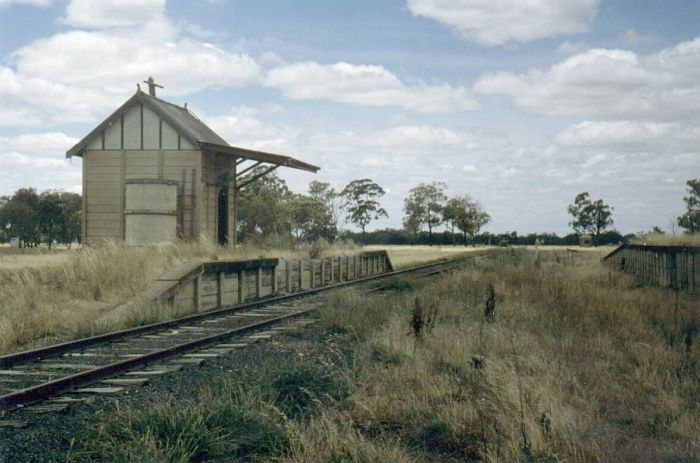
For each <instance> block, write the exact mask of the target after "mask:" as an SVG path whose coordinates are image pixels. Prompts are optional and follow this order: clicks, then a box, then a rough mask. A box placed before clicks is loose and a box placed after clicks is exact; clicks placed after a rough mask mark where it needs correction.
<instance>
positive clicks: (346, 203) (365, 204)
mask: <svg viewBox="0 0 700 463" xmlns="http://www.w3.org/2000/svg"><path fill="white" fill-rule="evenodd" d="M446 189H447V187H446V185H445V184H444V183H442V182H433V183H429V184H427V183H421V184H420V185H418V186H416V187H414V188H412V189H411V190H410V191H409V195H408V197H407V198H406V199H405V201H404V214H405V215H404V219H403V224H404V228H405V231H406V236H408V237H409V241H410V242H411V243H414V242H417V241H418V240H421V238H420V236H421V233H422V232H423V230H425V229H427V231H428V235H429V238H428V243H429V244H430V243H432V242H433V231H434V230H435V229H436V227H439V226H440V225H445V226H446V227H447V228H448V229H450V230H451V231H452V233H453V235H454V236H453V239H452V243H451V244H455V243H456V241H457V239H458V238H459V241H460V242H461V243H462V244H465V245H466V244H467V242H468V239H470V240H471V241H472V242H474V239H475V237H476V235H477V234H478V233H479V230H480V229H481V228H482V227H483V226H484V225H485V224H486V223H488V222H489V220H490V216H489V215H488V214H487V213H486V212H485V211H484V209H483V207H482V206H481V204H480V203H479V202H478V201H476V200H475V199H473V198H472V197H471V196H469V195H462V196H455V197H452V198H448V197H447V195H446V194H445V191H446ZM384 194H385V190H384V189H383V188H382V187H381V186H380V185H378V184H377V183H376V182H374V181H373V180H371V179H369V178H362V179H356V180H352V181H351V182H349V183H348V184H347V185H345V187H343V188H342V189H341V190H336V189H334V188H332V187H331V185H330V184H329V183H325V182H319V181H312V182H311V183H310V184H309V188H308V192H307V193H306V194H296V193H292V192H291V191H290V190H289V188H288V187H287V185H286V183H285V181H284V180H283V179H281V178H280V177H279V176H278V175H277V174H275V173H273V174H271V175H267V176H265V177H261V178H259V179H258V180H256V181H255V182H253V183H251V184H250V185H249V186H248V187H246V188H245V189H243V191H241V193H240V196H239V207H238V227H239V228H238V231H239V237H240V239H241V240H243V241H245V240H246V239H254V238H256V237H262V236H267V235H276V236H280V237H284V236H289V237H292V238H294V239H295V240H299V241H306V242H311V241H315V240H317V239H319V238H323V239H326V240H328V241H333V240H334V239H336V238H337V237H338V235H339V233H340V229H341V228H342V225H343V223H345V222H348V223H351V224H353V225H355V226H356V227H357V228H359V229H360V233H359V236H360V237H366V236H367V226H368V225H369V224H370V223H371V222H373V221H375V220H378V219H381V218H386V217H388V214H387V212H386V210H385V209H384V208H383V207H382V205H381V203H380V200H381V198H382V197H383V196H384ZM455 229H457V230H459V231H460V234H459V235H457V234H455V233H454V232H455ZM345 236H346V237H347V236H349V235H348V232H345ZM360 241H365V240H364V239H361V240H360Z"/></svg>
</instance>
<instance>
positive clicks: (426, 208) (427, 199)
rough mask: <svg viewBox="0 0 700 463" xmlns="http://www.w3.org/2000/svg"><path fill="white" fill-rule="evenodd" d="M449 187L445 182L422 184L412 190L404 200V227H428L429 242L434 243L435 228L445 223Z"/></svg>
mask: <svg viewBox="0 0 700 463" xmlns="http://www.w3.org/2000/svg"><path fill="white" fill-rule="evenodd" d="M446 188H447V186H446V185H445V183H443V182H433V183H430V184H427V183H421V184H420V185H418V186H416V187H414V188H411V189H410V190H409V192H408V198H406V199H405V200H404V206H403V209H404V213H405V214H406V215H405V216H404V225H406V224H418V225H419V227H420V226H421V225H426V226H427V227H428V240H429V242H430V243H432V238H433V228H435V227H437V226H438V225H440V224H441V223H442V222H443V221H444V218H443V215H442V212H443V207H444V205H445V201H447V196H446V195H445V189H446Z"/></svg>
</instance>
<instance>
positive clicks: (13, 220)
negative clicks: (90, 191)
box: [0, 188, 82, 248]
mask: <svg viewBox="0 0 700 463" xmlns="http://www.w3.org/2000/svg"><path fill="white" fill-rule="evenodd" d="M81 211H82V199H81V197H80V195H79V194H76V193H70V192H67V191H56V190H47V191H44V192H42V193H37V191H36V189H34V188H21V189H19V190H17V191H16V192H15V193H14V194H13V195H12V196H0V241H3V242H8V241H10V239H11V238H19V240H20V245H21V246H23V247H36V246H38V245H39V244H41V243H46V245H48V247H49V248H50V247H51V246H52V245H53V244H54V243H61V244H67V245H69V246H70V245H71V243H74V242H78V243H79V242H80V240H81V236H80V232H81Z"/></svg>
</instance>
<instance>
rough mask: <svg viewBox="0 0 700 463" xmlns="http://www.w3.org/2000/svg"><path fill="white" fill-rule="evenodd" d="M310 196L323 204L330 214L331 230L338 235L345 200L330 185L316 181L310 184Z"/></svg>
mask: <svg viewBox="0 0 700 463" xmlns="http://www.w3.org/2000/svg"><path fill="white" fill-rule="evenodd" d="M309 196H311V197H312V198H314V199H315V200H317V201H318V202H319V203H321V204H323V206H324V207H325V209H326V211H327V212H328V213H329V214H330V228H331V229H332V230H333V232H334V233H333V234H334V235H337V234H338V230H339V229H340V220H341V218H342V214H343V198H342V196H341V195H340V193H339V192H337V191H336V190H335V188H332V187H331V184H330V183H326V182H319V181H318V180H314V181H312V182H311V183H309Z"/></svg>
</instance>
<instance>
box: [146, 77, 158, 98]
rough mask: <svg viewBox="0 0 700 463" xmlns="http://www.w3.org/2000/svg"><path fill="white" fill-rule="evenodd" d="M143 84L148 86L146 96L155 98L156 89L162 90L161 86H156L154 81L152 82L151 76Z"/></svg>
mask: <svg viewBox="0 0 700 463" xmlns="http://www.w3.org/2000/svg"><path fill="white" fill-rule="evenodd" d="M143 83H144V84H148V94H149V95H151V96H156V87H158V88H163V86H162V85H160V84H157V83H156V81H155V80H153V77H152V76H149V77H148V80H144V81H143Z"/></svg>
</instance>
